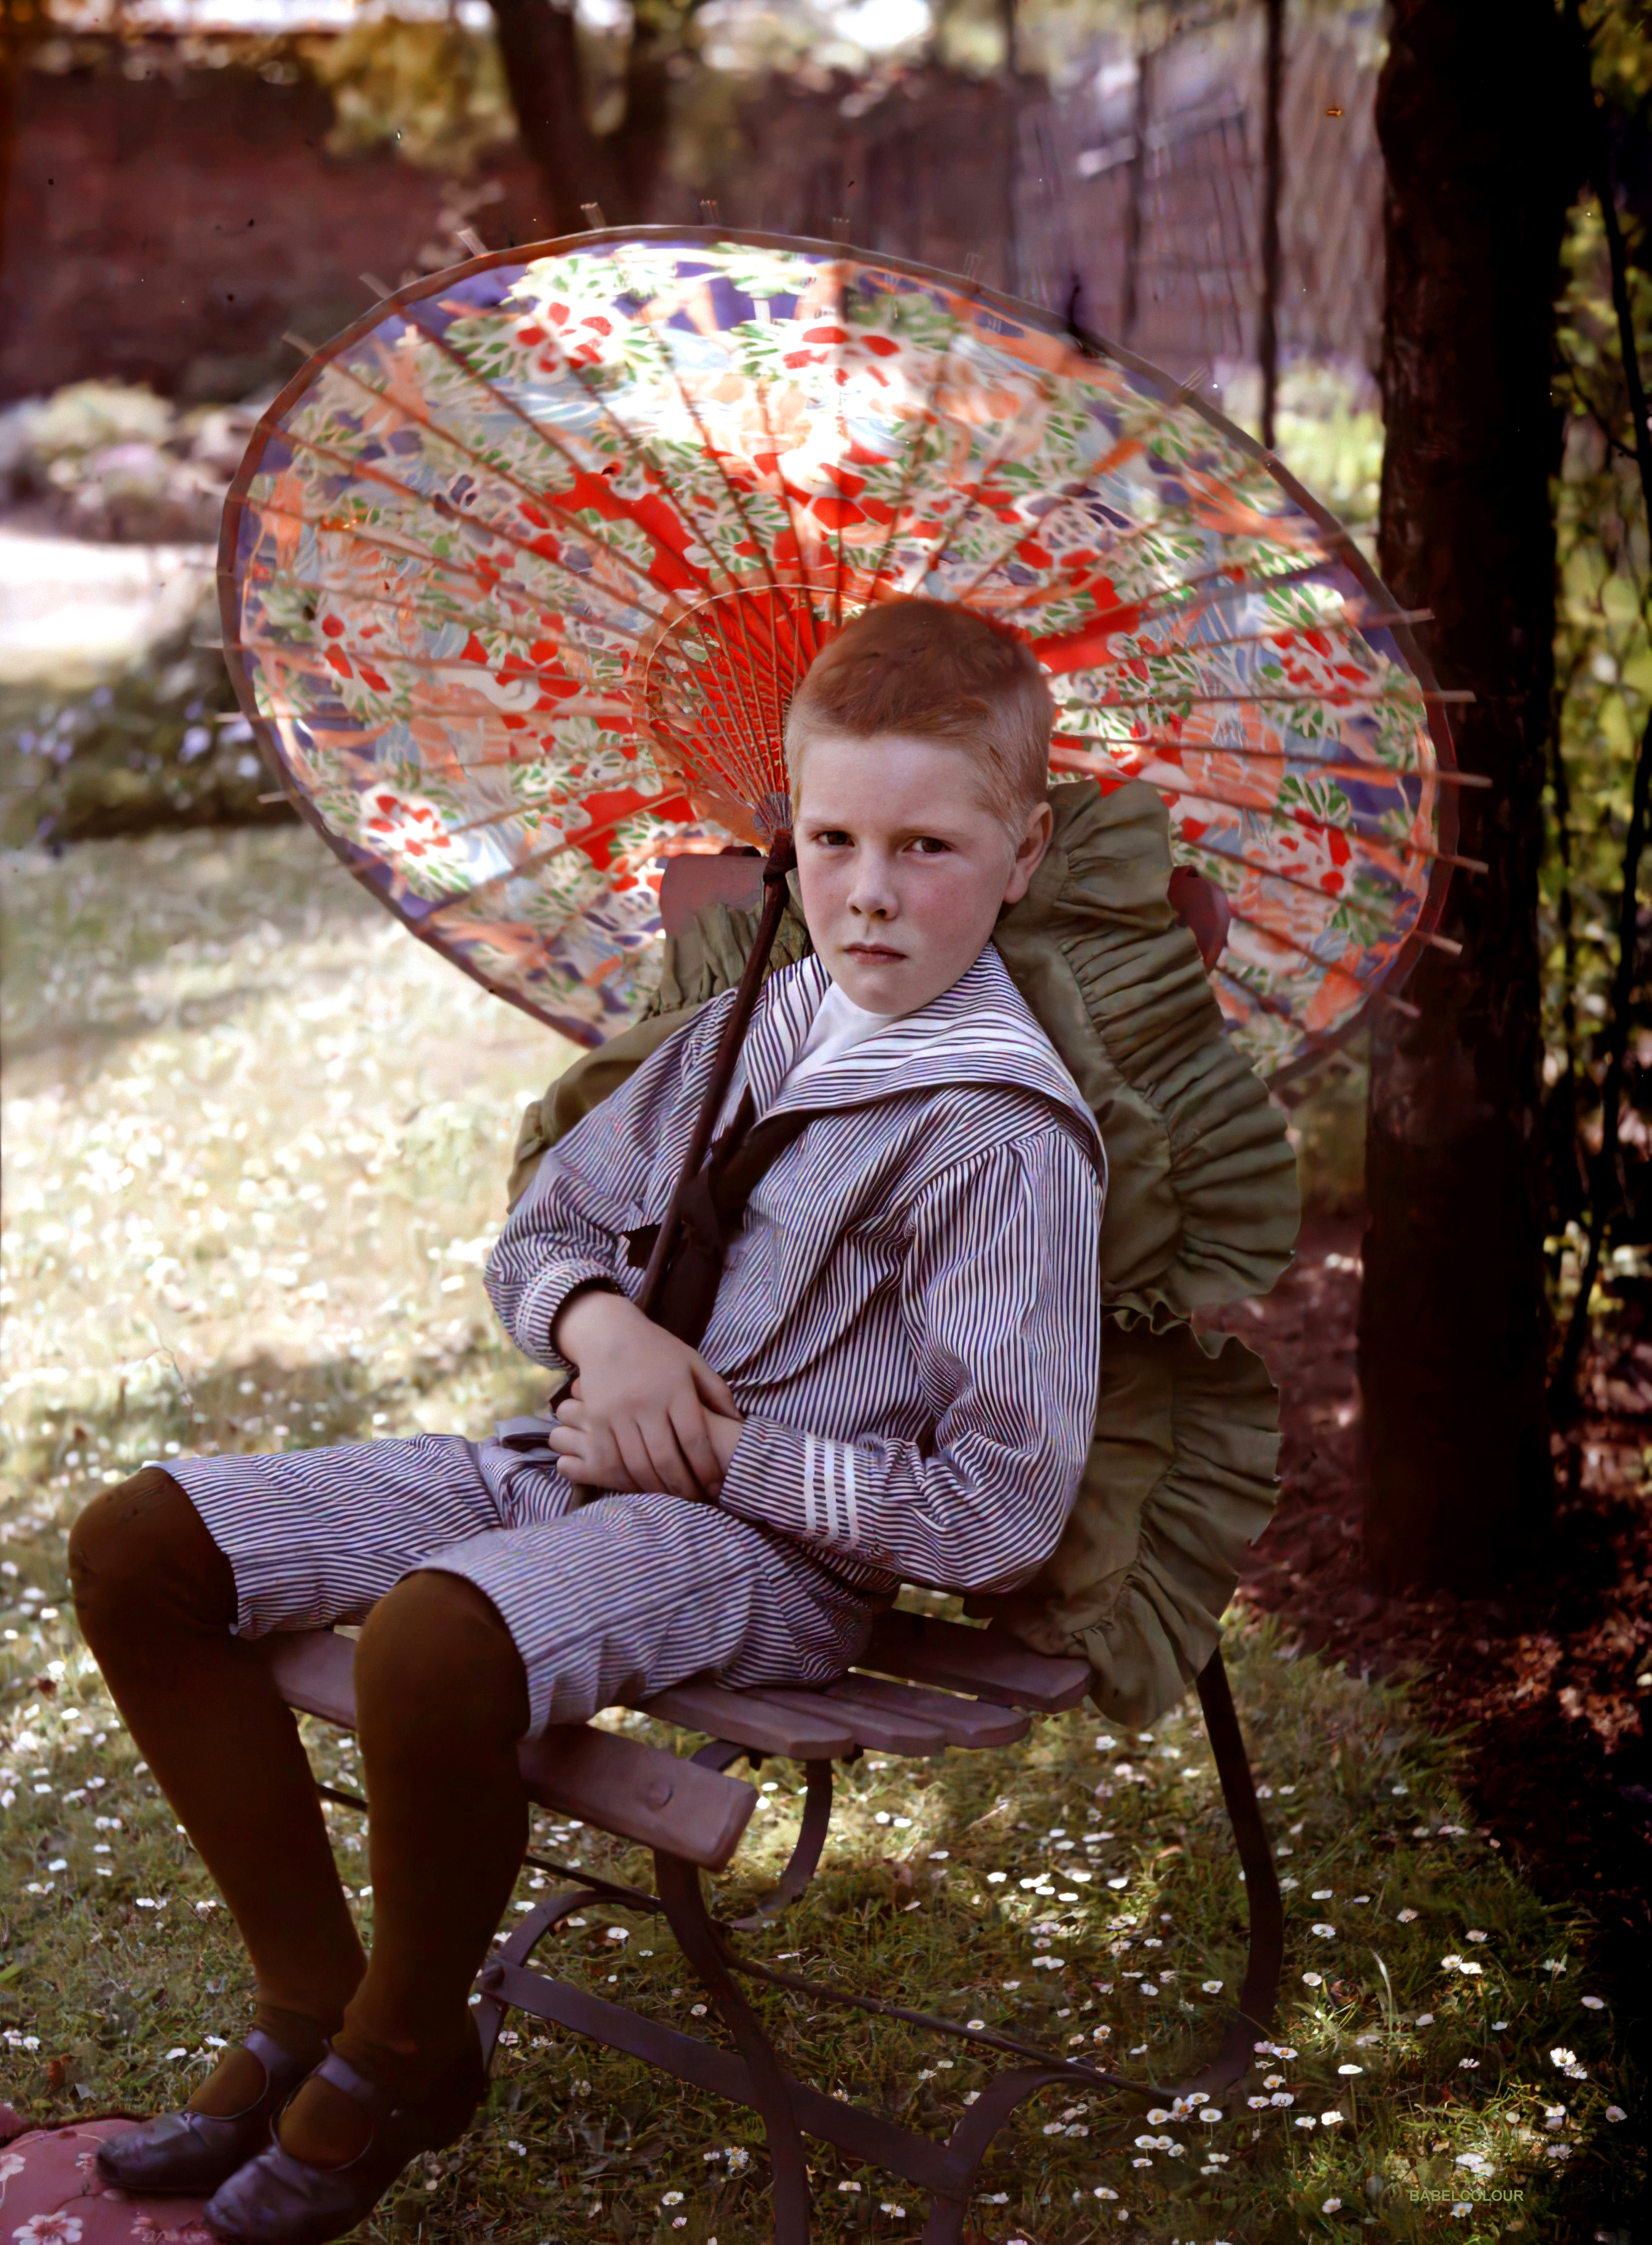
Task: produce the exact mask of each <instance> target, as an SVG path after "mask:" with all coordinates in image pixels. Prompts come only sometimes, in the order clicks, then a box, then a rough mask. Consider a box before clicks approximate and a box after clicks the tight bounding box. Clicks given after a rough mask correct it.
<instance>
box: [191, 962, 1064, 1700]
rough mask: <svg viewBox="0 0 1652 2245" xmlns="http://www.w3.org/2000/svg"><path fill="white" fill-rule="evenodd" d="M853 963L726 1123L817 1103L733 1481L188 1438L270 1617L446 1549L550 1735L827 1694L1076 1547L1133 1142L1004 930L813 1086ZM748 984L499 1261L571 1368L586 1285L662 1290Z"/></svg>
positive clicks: (742, 1236) (734, 1323)
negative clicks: (634, 1711) (645, 1711)
mask: <svg viewBox="0 0 1652 2245" xmlns="http://www.w3.org/2000/svg"><path fill="white" fill-rule="evenodd" d="M828 986H829V979H828V977H827V974H826V969H825V967H823V966H822V965H821V964H820V962H819V960H818V959H817V958H815V957H812V956H811V957H808V958H806V959H804V960H800V961H799V962H798V964H797V965H795V966H793V967H789V968H787V969H785V971H784V972H783V973H778V974H776V975H773V976H772V977H771V978H770V980H768V982H767V983H766V984H765V986H764V988H763V990H762V992H761V994H760V996H759V998H758V1006H757V1009H756V1012H755V1014H754V1015H753V1019H752V1021H751V1028H750V1029H749V1031H748V1034H747V1037H746V1041H745V1046H744V1051H743V1053H742V1055H741V1058H740V1061H739V1064H738V1068H737V1070H736V1074H735V1077H734V1081H733V1083H732V1085H731V1089H730V1092H729V1098H728V1104H727V1105H726V1107H725V1108H724V1120H726V1118H727V1117H728V1116H731V1114H732V1113H733V1111H734V1109H735V1108H736V1106H737V1104H738V1101H739V1099H740V1096H741V1095H742V1093H743V1092H744V1090H746V1089H750V1090H751V1093H752V1095H753V1099H754V1102H755V1107H756V1111H757V1113H758V1115H759V1116H766V1115H769V1114H775V1115H779V1114H782V1113H785V1112H787V1111H790V1110H791V1109H793V1108H798V1107H800V1108H806V1109H807V1110H808V1111H809V1113H810V1116H811V1120H810V1123H809V1124H808V1126H807V1128H806V1129H804V1130H803V1131H802V1132H801V1134H800V1135H799V1137H798V1138H797V1139H796V1140H794V1141H793V1143H792V1144H791V1145H790V1146H789V1147H788V1148H787V1149H786V1150H785V1152H784V1153H782V1154H781V1155H780V1156H779V1158H778V1160H777V1161H776V1162H775V1163H774V1165H773V1167H772V1169H771V1170H769V1171H768V1172H767V1174H766V1175H765V1177H763V1178H762V1179H761V1181H760V1182H759V1184H758V1186H757V1188H756V1190H754V1191H753V1192H752V1194H751V1199H750V1202H749V1204H748V1205H747V1208H746V1212H745V1217H744V1222H743V1224H742V1226H741V1229H740V1231H739V1232H738V1236H737V1237H736V1238H735V1239H734V1241H733V1243H732V1245H731V1247H730V1249H729V1252H728V1255H727V1259H726V1262H725V1265H724V1274H723V1278H722V1281H721V1283H720V1285H719V1286H718V1289H717V1300H716V1306H715V1308H714V1310H713V1312H712V1315H711V1320H710V1325H709V1326H707V1328H706V1330H705V1333H704V1338H703V1340H702V1341H701V1343H700V1353H701V1354H702V1355H703V1356H704V1358H705V1360H706V1361H707V1362H708V1363H709V1364H710V1365H711V1366H712V1367H714V1368H715V1369H716V1370H717V1371H718V1372H719V1373H722V1375H723V1376H724V1379H725V1380H727V1382H728V1384H729V1387H730V1388H731V1391H732V1393H733V1394H734V1397H735V1400H736V1401H737V1403H738V1407H739V1409H740V1411H741V1413H742V1414H743V1416H744V1427H743V1428H742V1430H741V1433H740V1436H739V1439H738V1442H737V1443H736V1445H735V1448H734V1451H733V1455H732V1457H731V1462H730V1464H729V1467H728V1470H727V1473H726V1475H725V1478H724V1486H723V1489H722V1492H721V1495H720V1496H719V1498H718V1500H717V1502H716V1503H715V1504H697V1503H694V1502H688V1501H685V1500H683V1499H680V1498H676V1497H673V1496H667V1495H664V1494H661V1493H654V1492H642V1493H636V1492H626V1493H616V1494H613V1495H608V1496H597V1497H595V1498H591V1497H589V1496H588V1494H587V1493H586V1492H585V1491H582V1490H578V1489H574V1488H572V1487H571V1486H570V1485H569V1484H568V1483H567V1482H564V1481H563V1480H562V1478H561V1474H560V1473H559V1472H558V1471H557V1469H556V1468H555V1465H554V1462H552V1461H551V1460H550V1457H549V1454H548V1453H541V1454H540V1455H539V1456H537V1457H535V1456H534V1455H524V1454H523V1453H522V1452H520V1450H518V1449H513V1448H510V1447H507V1446H506V1444H505V1443H503V1442H501V1441H479V1442H478V1441H468V1440H466V1438H464V1437H463V1436H460V1435H416V1436H414V1437H413V1438H412V1439H411V1440H409V1441H382V1442H371V1443H361V1444H350V1445H347V1446H343V1447H339V1448H330V1449H324V1450H316V1451H309V1452H297V1453H293V1454H289V1455H282V1456H275V1457H267V1456H266V1457H214V1458H189V1459H183V1460H168V1461H167V1462H166V1466H167V1471H168V1472H169V1473H171V1474H172V1475H173V1476H174V1478H175V1479H176V1480H178V1481H179V1482H181V1483H182V1485H183V1487H184V1488H185V1489H186V1490H187V1492H188V1494H189V1496H190V1497H191V1499H192V1500H193V1501H194V1503H195V1505H196V1507H197V1509H199V1510H200V1512H201V1515H202V1517H203V1518H204V1519H205V1521H206V1523H207V1527H208V1529H210V1530H211V1532H212V1534H213V1536H214V1538H215V1540H216V1541H217V1542H218V1543H219V1544H220V1546H221V1548H222V1549H223V1550H224V1551H225V1552H226V1553H227V1555H228V1557H229V1559H230V1561H231V1563H232V1565H233V1567H234V1570H235V1582H236V1591H237V1601H238V1619H237V1627H238V1628H239V1629H240V1630H241V1631H242V1632H243V1633H246V1634H248V1635H260V1634H262V1633H263V1632H264V1631H268V1630H272V1629H301V1628H314V1627H318V1626H321V1625H323V1624H327V1623H330V1622H336V1621H341V1620H349V1619H359V1618H361V1616H362V1615H363V1614H364V1613H365V1611H367V1609H368V1608H369V1607H370V1606H371V1604H373V1602H374V1601H375V1600H376V1599H377V1597H382V1596H383V1595H384V1592H385V1591H386V1590H389V1589H390V1588H391V1585H392V1584H394V1583H395V1582H396V1581H397V1580H398V1579H399V1577H401V1576H402V1575H404V1574H406V1573H409V1572H411V1571H412V1570H414V1569H416V1568H420V1567H436V1568H439V1569H443V1570H451V1571H452V1572H455V1573H459V1574H462V1575H465V1576H466V1577H469V1578H470V1579H471V1580H472V1581H473V1582H475V1583H476V1584H478V1585H479V1587H480V1588H481V1589H482V1590H485V1591H486V1593H487V1595H488V1596H489V1597H491V1598H492V1599H493V1603H494V1604H495V1605H496V1606H497V1607H498V1609H499V1611H500V1613H501V1615H502V1616H503V1618H504V1619H505V1621H506V1624H507V1625H508V1627H509V1629H510V1631H511V1633H512V1636H513V1639H514V1641H515V1643H516V1645H517V1647H518V1649H519V1650H520V1652H521V1655H522V1658H523V1661H524V1664H525V1665H526V1667H527V1676H528V1686H529V1699H530V1704H531V1707H532V1722H531V1725H530V1733H529V1734H530V1735H533V1734H534V1733H537V1732H539V1731H540V1730H541V1729H543V1728H544V1726H546V1725H547V1723H554V1722H576V1721H581V1720H583V1719H585V1718H586V1717H587V1716H588V1715H590V1714H591V1713H595V1711H596V1709H598V1708H600V1707H602V1706H610V1705H615V1704H623V1703H624V1702H627V1701H634V1700H638V1699H645V1698H647V1697H648V1696H649V1693H650V1692H657V1691H663V1690H664V1689H665V1688H666V1687H667V1686H668V1685H670V1684H672V1683H675V1682H678V1681H680V1680H681V1679H683V1677H685V1676H689V1675H693V1674H696V1673H698V1672H710V1673H711V1674H714V1675H716V1676H717V1677H718V1678H719V1679H722V1680H723V1681H724V1682H727V1683H729V1684H731V1685H736V1686H740V1685H744V1686H753V1685H759V1684H775V1683H779V1682H782V1681H790V1682H796V1683H804V1684H812V1683H824V1682H827V1681H829V1680H830V1679H832V1678H833V1677H835V1676H837V1675H839V1674H840V1673H841V1672H843V1670H844V1669H845V1668H846V1666H847V1665H849V1663H850V1662H851V1661H852V1660H853V1659H854V1658H855V1657H856V1656H857V1654H858V1653H859V1652H860V1650H861V1648H862V1647H863V1645H864V1644H865V1641H866V1636H867V1629H868V1627H869V1624H870V1621H871V1619H872V1618H873V1616H874V1614H875V1613H876V1612H878V1611H880V1610H881V1608H882V1607H883V1606H884V1605H886V1604H887V1603H888V1601H889V1599H890V1598H891V1597H893V1595H894V1592H895V1590H897V1589H898V1587H899V1585H900V1584H901V1582H902V1581H908V1582H913V1583H918V1584H931V1585H935V1586H938V1587H941V1588H944V1589H948V1590H970V1591H1002V1590H1010V1589H1013V1588H1015V1587H1016V1585H1018V1584H1021V1583H1023V1582H1025V1581H1026V1580H1027V1579H1029V1578H1030V1576H1031V1575H1032V1574H1033V1573H1034V1572H1035V1570H1037V1567H1038V1566H1039V1565H1040V1563H1042V1562H1043V1561H1044V1559H1045V1558H1047V1557H1049V1555H1050V1552H1051V1551H1053V1550H1054V1549H1055V1547H1056V1544H1057V1542H1058V1541H1059V1539H1060V1536H1061V1532H1062V1529H1063V1527H1064V1524H1065V1522H1066V1518H1067V1515H1068V1512H1069V1510H1070V1509H1071V1504H1072V1502H1073V1498H1074V1496H1075V1494H1076V1492H1077V1489H1078V1479H1079V1474H1080V1471H1081V1468H1082V1467H1083V1464H1084V1457H1085V1455H1086V1452H1087V1450H1088V1448H1089V1443H1090V1439H1091V1425H1092V1421H1093V1418H1094V1414H1095V1407H1096V1394H1097V1386H1098V1363H1099V1349H1100V1333H1101V1307H1100V1283H1099V1275H1098V1259H1097V1258H1098V1237H1099V1231H1100V1223H1101V1211H1102V1204H1103V1198H1104V1196H1105V1189H1106V1163H1105V1154H1104V1152H1103V1149H1102V1145H1101V1141H1100V1137H1099V1135H1098V1131H1097V1129H1096V1125H1095V1121H1094V1118H1093V1116H1091V1112H1090V1110H1089V1109H1088V1108H1087V1107H1086V1106H1085V1104H1084V1100H1083V1097H1082V1095H1081V1094H1080V1093H1079V1091H1078V1087H1077V1085H1076V1084H1075V1083H1074V1082H1073V1081H1072V1079H1071V1076H1070V1075H1068V1073H1067V1071H1066V1070H1065V1068H1064V1067H1063V1065H1062V1063H1061V1061H1060V1060H1059V1059H1058V1058H1057V1055H1056V1052H1055V1049H1054V1048H1053V1047H1052V1046H1051V1044H1050V1041H1049V1040H1048V1039H1047V1038H1046V1037H1045V1035H1044V1032H1043V1030H1042V1029H1041V1028H1039V1027H1038V1025H1037V1021H1035V1020H1034V1019H1033V1016H1032V1014H1031V1013H1030V1010H1029V1009H1028V1007H1027V1006H1026V1005H1025V1003H1024V1001H1023V1000H1022V998H1021V996H1020V994H1019V993H1018V992H1017V991H1016V987H1015V985H1014V983H1013V982H1012V981H1011V980H1010V975H1009V973H1008V971H1007V970H1006V968H1005V967H1004V965H1003V961H1002V960H1001V959H1000V958H999V956H998V953H997V952H996V950H995V949H994V947H993V946H991V945H990V944H989V945H988V946H987V947H986V949H985V950H984V951H983V952H982V954H981V956H980V958H979V959H978V960H976V962H975V964H974V965H973V966H972V967H969V969H968V971H967V972H966V973H964V974H962V976H961V977H960V978H959V980H957V981H956V982H955V984H954V985H953V986H952V987H951V988H950V989H949V990H948V991H946V992H944V993H943V994H942V995H941V996H940V997H938V998H936V999H935V1000H932V1001H931V1003H930V1004H928V1006H925V1007H921V1008H920V1009H919V1010H918V1011H917V1012H915V1013H912V1014H907V1015H904V1016H903V1017H901V1019H899V1020H897V1021H894V1023H892V1025H891V1026H890V1027H889V1028H887V1029H885V1030H882V1031H880V1032H879V1033H878V1034H876V1035H874V1036H872V1037H869V1038H867V1040H866V1041H864V1042H862V1043H860V1044H858V1045H856V1046H854V1047H853V1048H852V1049H850V1050H849V1051H847V1052H845V1053H842V1054H840V1055H838V1056H837V1057H836V1058H834V1059H833V1060H831V1061H828V1062H827V1063H826V1065H825V1066H823V1067H821V1068H819V1069H818V1070H817V1071H816V1072H815V1073H814V1074H812V1075H807V1076H806V1077H804V1078H802V1079H801V1080H800V1081H799V1082H798V1083H797V1084H796V1085H795V1086H788V1085H786V1083H785V1077H786V1075H787V1073H788V1070H789V1068H791V1066H792V1062H793V1061H794V1059H795V1057H796V1056H797V1055H798V1054H799V1051H800V1050H801V1048H802V1046H803V1044H804V1041H805V1040H806V1036H807V1034H808V1031H809V1028H810V1025H811V1023H812V1021H813V1019H814V1015H815V1012H816V1010H817V1008H818V1007H819V1004H820V1002H821V1000H822V999H823V997H824V995H825V994H826V989H827V987H828ZM733 1001H734V1000H733V994H732V993H726V994H724V996H722V997H720V998H717V999H714V1000H712V1001H711V1003H710V1005H708V1006H706V1007H704V1008H703V1009H702V1011H701V1012H700V1013H699V1014H697V1015H696V1016H695V1017H694V1018H693V1019H692V1020H691V1021H690V1022H689V1023H688V1024H687V1025H686V1026H685V1027H684V1028H683V1029H682V1030H681V1031H680V1032H679V1033H678V1034H676V1036H674V1037H672V1038H670V1039H669V1040H668V1041H667V1042H665V1043H664V1044H663V1045H662V1046H661V1047H660V1048H658V1050H657V1051H656V1052H655V1053H654V1054H653V1055H651V1056H650V1057H649V1060H648V1061H645V1062H644V1063H643V1064H642V1067H640V1068H638V1069H637V1071H636V1074H635V1075H633V1076H632V1077H631V1078H630V1079H629V1081H628V1082H626V1083H625V1084H624V1085H622V1087H621V1088H620V1089H618V1090H616V1091H615V1092H614V1093H613V1094H612V1095H610V1096H609V1097H608V1099H607V1100H605V1101H604V1102H602V1104H601V1105H600V1106H598V1107H597V1108H595V1109H593V1110H592V1112H591V1113H590V1114H588V1116H585V1118H584V1119H583V1120H582V1121H581V1123H579V1124H578V1125H577V1126H576V1128H575V1129H573V1130H572V1131H570V1132H569V1133H568V1136H566V1137H565V1138H564V1139H562V1140H561V1143H559V1144H558V1145H556V1146H555V1147H554V1148H553V1150H551V1151H550V1152H549V1153H548V1154H547V1156H545V1158H544V1160H543V1161H542V1162H541V1163H540V1168H539V1170H538V1171H537V1172H536V1173H535V1175H534V1179H533V1181H532V1183H531V1184H529V1186H528V1188H527V1191H526V1192H525V1193H524V1194H523V1196H522V1197H521V1199H520V1201H519V1202H518V1203H517V1205H516V1207H515V1209H514V1210H513V1212H512V1214H511V1216H510V1218H509V1220H508V1222H507V1223H506V1226H505V1229H504V1231H503V1232H502V1233H501V1235H500V1238H499V1240H498V1241H497V1242H496V1244H495V1245H494V1248H493V1253H492V1255H491V1256H490V1258H489V1259H488V1264H487V1269H486V1286H487V1291H488V1293H489V1295H490V1297H491V1299H492V1300H493V1306H494V1307H495V1309H496V1310H497V1311H498V1312H499V1315H500V1318H501V1319H502V1320H503V1322H504V1324H505V1326H506V1329H507V1330H508V1332H509V1333H511V1335H512V1337H513V1340H515V1341H516V1343H517V1345H518V1346H519V1347H520V1348H521V1349H522V1350H523V1351H524V1353H526V1354H527V1355H528V1356H529V1357H530V1358H532V1359H534V1360H535V1361H536V1362H538V1363H540V1364H542V1365H544V1366H546V1367H547V1368H548V1369H550V1370H553V1371H555V1372H558V1373H566V1372H567V1371H568V1370H570V1369H571V1368H572V1367H569V1366H568V1363H567V1362H566V1360H564V1359H563V1358H561V1356H559V1355H558V1354H557V1353H556V1352H555V1350H554V1348H553V1347H552V1346H551V1340H550V1335H551V1331H552V1328H553V1326H554V1323H555V1320H556V1318H557V1315H558V1312H560V1311H561V1306H562V1305H563V1303H564V1302H565V1301H566V1300H567V1299H568V1296H569V1294H570V1293H571V1292H573V1291H574V1289H575V1288H576V1287H578V1286H580V1285H581V1284H584V1283H587V1282H588V1281H590V1280H592V1279H596V1278H608V1279H612V1280H614V1281H615V1282H616V1283H617V1284H618V1285H620V1286H621V1287H622V1289H623V1290H624V1291H625V1292H628V1293H629V1294H630V1295H632V1296H633V1297H635V1295H636V1292H638V1290H639V1288H640V1285H641V1283H642V1271H641V1269H640V1268H639V1267H638V1266H637V1265H634V1264H633V1263H632V1262H631V1261H630V1259H629V1254H628V1251H627V1241H626V1236H627V1235H628V1234H629V1233H631V1232H634V1231H642V1229H643V1228H644V1227H646V1226H648V1225H649V1224H657V1223H658V1222H659V1221H660V1220H661V1218H662V1217H663V1215H664V1213H665V1209H666V1204H667V1203H668V1201H669V1200H670V1194H671V1189H672V1185H673V1183H674V1181H675V1179H676V1175H677V1172H678V1170H679V1168H680V1166H681V1163H682V1159H683V1154H684V1151H685V1150H686V1148H687V1145H688V1142H689V1138H690V1133H691V1131H692V1129H693V1125H694V1120H695V1116H696V1114H697V1110H698V1107H699V1103H700V1098H701V1094H702V1089H703V1087H704V1082H705V1080H706V1076H707V1075H708V1073H709V1071H710V1066H711V1059H712V1055H713V1053H714V1050H715V1048H716V1045H717V1038H718V1035H719V1034H720V1032H721V1029H722V1026H723V1021H724V1015H725V1013H726V1010H727V1008H728V1007H730V1006H731V1005H732V1003H733Z"/></svg>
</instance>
